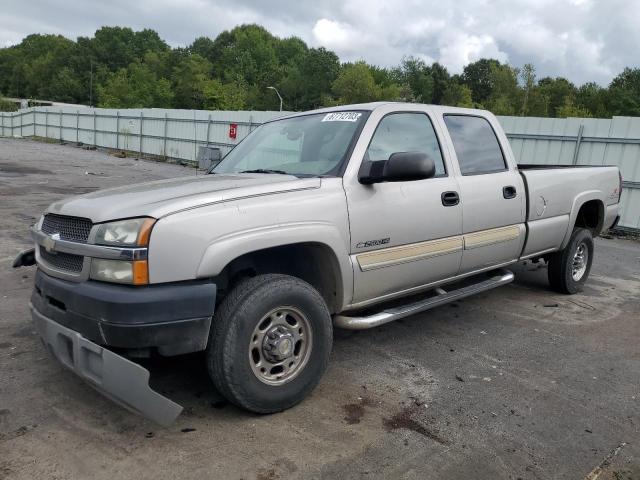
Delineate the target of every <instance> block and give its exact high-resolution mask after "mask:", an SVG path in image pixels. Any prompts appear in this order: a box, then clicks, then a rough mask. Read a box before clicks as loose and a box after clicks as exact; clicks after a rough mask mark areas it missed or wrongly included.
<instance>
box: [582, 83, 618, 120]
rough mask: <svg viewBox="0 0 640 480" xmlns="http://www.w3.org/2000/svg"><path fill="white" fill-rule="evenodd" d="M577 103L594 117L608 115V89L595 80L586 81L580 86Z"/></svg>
mask: <svg viewBox="0 0 640 480" xmlns="http://www.w3.org/2000/svg"><path fill="white" fill-rule="evenodd" d="M575 101H576V105H577V106H579V107H581V108H584V109H586V110H588V111H589V113H591V115H592V116H594V117H601V118H602V117H608V116H610V115H611V114H610V112H609V110H608V107H607V102H608V91H607V89H605V88H602V87H601V86H600V85H598V84H597V83H595V82H589V83H585V84H584V85H582V86H580V88H578V92H577V93H576V100H575Z"/></svg>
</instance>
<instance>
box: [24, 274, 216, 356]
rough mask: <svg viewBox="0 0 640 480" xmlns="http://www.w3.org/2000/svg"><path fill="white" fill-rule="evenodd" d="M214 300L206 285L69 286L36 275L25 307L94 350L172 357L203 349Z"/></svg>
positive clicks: (212, 290)
mask: <svg viewBox="0 0 640 480" xmlns="http://www.w3.org/2000/svg"><path fill="white" fill-rule="evenodd" d="M215 298H216V285H215V284H214V283H211V282H208V281H189V282H180V283H175V284H160V285H149V286H145V287H133V286H126V285H115V284H108V283H103V282H95V281H87V282H82V283H76V282H69V281H66V280H60V279H58V278H54V277H51V276H49V275H47V274H45V273H43V272H42V271H40V270H38V271H37V272H36V277H35V288H34V291H33V294H32V297H31V303H32V305H33V308H34V309H35V310H36V311H37V312H38V313H39V314H40V315H42V316H44V317H46V318H48V319H50V320H52V321H54V322H56V323H58V324H60V325H62V326H64V327H66V328H69V329H71V330H74V331H76V332H78V333H79V334H80V335H82V336H83V337H85V338H87V339H89V340H91V341H92V342H94V343H97V344H99V345H105V346H109V347H116V348H128V349H141V348H148V347H154V348H157V350H158V352H159V353H160V354H162V355H178V354H182V353H189V352H196V351H200V350H204V349H205V348H206V346H207V341H208V338H209V329H210V327H211V317H212V316H213V312H214V307H215Z"/></svg>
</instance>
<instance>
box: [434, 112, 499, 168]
mask: <svg viewBox="0 0 640 480" xmlns="http://www.w3.org/2000/svg"><path fill="white" fill-rule="evenodd" d="M444 123H445V124H446V125H447V129H448V130H449V135H450V136H451V141H452V142H453V148H454V149H455V151H456V157H458V164H459V165H460V171H461V172H462V174H463V175H477V174H481V173H493V172H502V171H504V170H506V169H507V168H506V164H505V161H504V156H503V155H502V149H501V148H500V143H498V138H497V137H496V134H495V132H494V131H493V128H491V125H490V124H489V122H488V121H487V119H486V118H482V117H473V116H470V115H445V116H444Z"/></svg>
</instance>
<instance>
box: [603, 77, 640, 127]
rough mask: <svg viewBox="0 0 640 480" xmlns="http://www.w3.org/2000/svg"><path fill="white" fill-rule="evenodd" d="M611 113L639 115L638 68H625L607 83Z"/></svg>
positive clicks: (639, 78) (639, 89)
mask: <svg viewBox="0 0 640 480" xmlns="http://www.w3.org/2000/svg"><path fill="white" fill-rule="evenodd" d="M609 108H610V111H611V114H613V115H632V116H640V68H625V69H624V71H623V72H622V73H621V74H620V75H618V76H617V77H616V78H614V79H613V81H612V82H611V85H609Z"/></svg>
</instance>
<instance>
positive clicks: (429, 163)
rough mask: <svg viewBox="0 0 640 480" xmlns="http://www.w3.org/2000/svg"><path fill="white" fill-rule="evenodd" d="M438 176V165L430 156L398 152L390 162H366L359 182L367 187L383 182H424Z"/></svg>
mask: <svg viewBox="0 0 640 480" xmlns="http://www.w3.org/2000/svg"><path fill="white" fill-rule="evenodd" d="M435 174H436V164H435V162H434V161H433V159H432V158H431V157H429V155H427V154H426V153H422V152H396V153H392V154H391V156H390V157H389V160H382V161H375V162H371V161H364V162H362V166H361V167H360V172H359V174H358V180H359V181H360V183H362V184H365V185H371V184H372V183H381V182H409V181H411V180H424V179H425V178H432V177H434V176H435Z"/></svg>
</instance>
